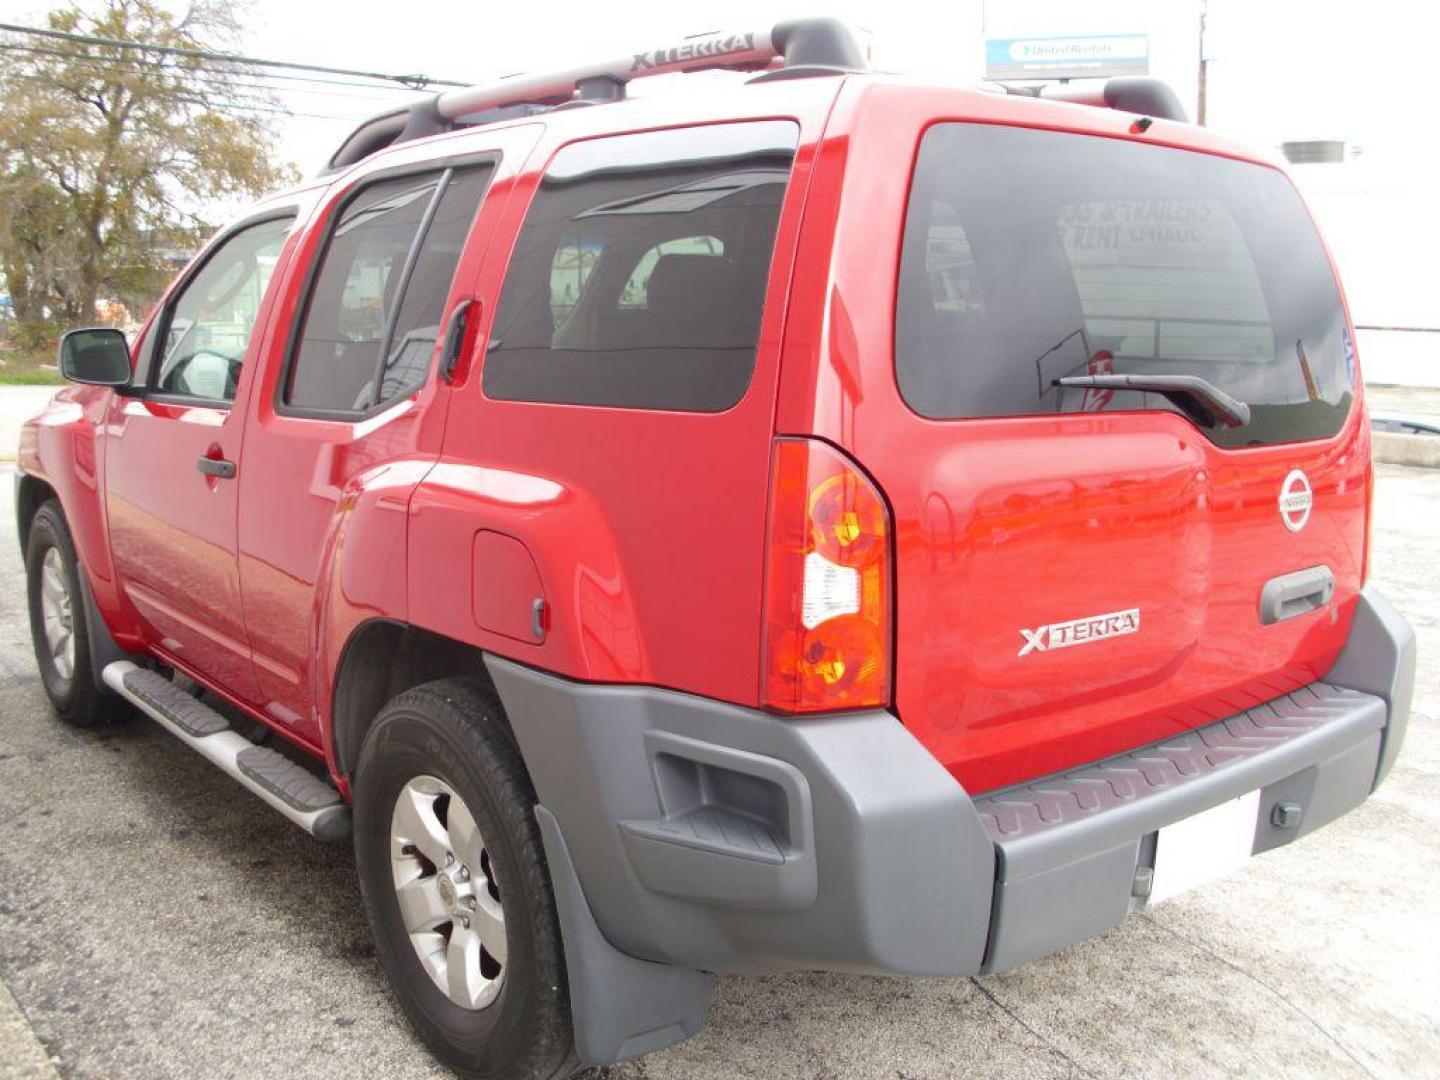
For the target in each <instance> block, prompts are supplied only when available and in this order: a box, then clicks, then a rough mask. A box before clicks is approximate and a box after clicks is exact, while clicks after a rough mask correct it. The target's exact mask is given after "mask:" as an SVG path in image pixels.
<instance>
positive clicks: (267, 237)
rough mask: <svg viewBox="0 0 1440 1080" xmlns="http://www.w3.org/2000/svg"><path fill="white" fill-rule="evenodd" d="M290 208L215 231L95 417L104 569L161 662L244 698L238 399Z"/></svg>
mask: <svg viewBox="0 0 1440 1080" xmlns="http://www.w3.org/2000/svg"><path fill="white" fill-rule="evenodd" d="M295 219H296V210H295V209H294V208H286V209H280V210H275V211H269V212H265V213H262V214H260V215H258V216H257V217H254V218H251V219H249V220H247V221H244V222H242V223H240V224H239V225H237V226H236V227H234V228H233V229H231V230H229V231H228V232H226V233H225V234H223V235H222V236H220V237H219V238H218V239H217V240H216V241H215V242H214V243H212V244H211V246H210V247H209V249H208V250H207V251H206V252H205V253H204V254H202V255H201V257H200V258H199V259H197V260H196V261H195V262H194V263H193V264H192V265H191V267H190V269H189V270H188V271H187V272H186V275H185V277H184V278H183V279H182V280H181V281H180V282H179V283H178V284H177V285H176V287H175V288H174V289H172V290H171V292H170V294H169V296H168V297H167V299H166V301H165V303H164V306H163V307H162V308H161V310H160V311H159V312H158V313H157V315H156V317H155V319H154V321H153V322H152V324H151V327H150V330H149V333H148V335H147V337H146V338H145V340H144V342H143V343H142V345H141V346H140V349H139V356H138V360H137V371H136V383H137V387H136V389H135V390H133V391H130V392H129V393H127V394H124V395H116V396H115V398H114V401H113V403H112V405H111V411H110V415H109V418H108V423H107V425H106V432H107V438H108V439H109V445H108V447H107V466H106V493H105V498H106V509H107V513H108V516H109V523H110V543H111V547H112V551H113V554H114V559H115V568H116V572H117V574H118V575H119V580H120V582H121V586H122V588H123V590H124V594H125V597H126V599H127V600H128V602H129V604H130V605H131V607H132V608H133V609H134V612H135V614H136V616H137V617H138V619H139V620H140V622H141V624H142V625H143V626H144V627H145V629H146V630H147V631H148V633H149V634H150V635H151V638H152V644H153V645H154V646H155V647H156V648H157V650H158V651H159V652H160V653H162V654H163V655H164V656H165V657H166V658H168V659H170V660H172V661H174V662H175V663H176V664H177V665H178V666H180V667H182V668H185V669H188V670H190V671H192V672H193V673H195V674H196V675H198V676H200V677H202V678H204V679H205V680H207V681H209V682H211V683H214V684H215V685H216V686H218V687H219V688H220V689H222V690H225V691H227V692H228V693H230V694H232V695H234V696H235V697H238V698H241V699H243V700H246V701H250V700H253V699H254V697H255V694H256V688H255V682H254V677H253V675H252V673H251V663H250V649H249V645H248V643H247V641H246V638H245V628H244V621H243V619H242V617H241V612H240V587H239V578H238V573H237V568H236V562H235V520H236V477H237V475H238V470H239V456H240V443H241V435H242V429H243V403H244V396H245V391H246V388H247V386H248V384H249V382H250V378H249V374H250V371H251V369H252V368H253V366H254V359H255V356H256V355H257V354H258V351H259V338H260V336H261V335H260V334H258V333H257V332H256V328H257V327H259V326H261V325H263V323H264V322H265V320H266V317H267V315H268V312H269V310H270V307H271V305H272V303H273V292H274V289H273V285H274V282H273V280H272V279H273V278H274V276H275V270H276V268H277V266H278V265H279V264H280V262H281V260H282V257H283V255H284V249H285V245H286V240H287V238H288V237H289V236H290V234H291V232H292V229H293V226H294V223H295Z"/></svg>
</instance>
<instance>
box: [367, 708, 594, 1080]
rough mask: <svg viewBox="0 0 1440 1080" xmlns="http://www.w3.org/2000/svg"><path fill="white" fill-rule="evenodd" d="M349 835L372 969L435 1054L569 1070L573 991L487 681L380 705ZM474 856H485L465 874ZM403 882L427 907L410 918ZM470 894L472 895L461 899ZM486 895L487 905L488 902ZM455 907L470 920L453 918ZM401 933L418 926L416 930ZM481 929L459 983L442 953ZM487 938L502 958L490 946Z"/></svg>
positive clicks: (481, 1068)
mask: <svg viewBox="0 0 1440 1080" xmlns="http://www.w3.org/2000/svg"><path fill="white" fill-rule="evenodd" d="M456 799H459V800H460V803H461V806H460V810H459V812H458V816H457V810H456V804H455V800H456ZM417 807H418V808H419V809H416V808H417ZM466 810H468V812H469V818H470V819H473V826H474V829H473V830H472V829H471V827H470V824H469V823H467V820H466V818H465V816H464V812H465V811H466ZM436 824H439V825H440V826H441V827H442V828H441V831H440V832H438V833H437V832H436V831H435V828H434V827H435V825H436ZM354 830H355V856H356V863H357V866H358V870H359V876H360V889H361V892H362V894H363V896H364V901H365V912H366V915H367V916H368V917H369V920H370V927H371V930H372V932H373V933H374V935H375V942H376V946H377V949H378V952H379V954H380V959H381V962H382V963H383V965H384V967H385V971H386V974H387V975H388V976H389V979H390V984H391V987H392V989H393V991H394V993H395V996H396V997H397V998H398V999H399V1002H400V1005H401V1007H402V1008H403V1009H404V1011H405V1014H406V1015H407V1016H408V1017H409V1019H410V1022H411V1023H412V1024H413V1025H414V1027H415V1030H416V1032H417V1033H418V1034H419V1035H420V1037H421V1039H423V1040H424V1042H425V1043H426V1044H427V1045H428V1046H429V1047H430V1049H431V1050H432V1051H433V1052H434V1054H435V1055H436V1056H437V1057H438V1058H439V1059H440V1060H441V1061H443V1062H444V1063H445V1064H446V1065H448V1066H450V1067H451V1068H452V1069H454V1070H455V1071H456V1072H458V1073H460V1074H461V1075H462V1076H466V1077H485V1078H498V1077H506V1078H516V1080H520V1078H524V1080H532V1078H533V1080H542V1078H543V1080H551V1078H556V1077H564V1076H569V1075H571V1073H572V1072H574V1070H575V1068H576V1059H575V1056H574V1051H573V1046H572V1044H573V1035H572V1029H571V1025H570V1002H569V989H568V984H567V982H566V975H565V959H564V952H563V948H562V945H561V937H560V926H559V920H558V918H557V916H556V912H555V900H554V896H553V893H552V890H551V886H550V874H549V870H548V868H547V866H546V862H545V851H544V847H543V845H542V843H541V839H540V829H539V826H538V824H537V823H536V820H535V791H534V788H533V787H532V786H531V783H530V778H529V776H528V774H527V773H526V771H525V766H524V764H523V763H522V762H521V760H520V754H519V751H518V750H517V749H516V747H515V744H514V743H513V742H512V741H511V738H510V736H509V732H508V729H507V727H506V724H505V720H504V715H503V712H502V710H501V708H500V703H499V701H498V700H497V699H496V698H495V696H494V694H493V693H492V692H491V691H490V690H489V689H488V688H487V687H486V686H485V685H484V684H483V683H481V682H479V681H478V680H473V679H442V680H439V681H437V682H432V683H426V684H425V685H423V686H418V687H415V688H414V689H411V690H407V691H405V692H404V693H402V694H400V695H399V696H398V697H396V698H395V699H393V700H392V701H391V702H390V703H389V704H388V705H386V706H385V708H384V709H383V710H381V712H380V715H379V716H378V717H377V718H376V720H375V723H374V724H373V725H372V726H371V728H370V731H369V733H368V734H367V735H366V738H365V745H364V747H363V748H362V749H361V752H360V761H359V764H358V766H357V768H356V770H355V785H354ZM476 831H478V835H476ZM442 837H443V839H442ZM411 838H413V839H415V840H416V843H409V842H408V839H411ZM482 844H483V853H482V854H480V855H479V857H478V858H477V857H476V854H475V853H476V852H477V851H479V850H480V849H481V846H482ZM467 852H468V854H467ZM427 853H428V854H427ZM432 856H433V858H432ZM451 858H453V860H454V861H453V862H448V861H447V860H449V859H451ZM477 861H478V862H479V863H480V864H481V865H480V866H477V867H474V868H473V869H470V867H469V864H470V863H471V862H477ZM442 863H443V864H444V865H442ZM442 878H449V879H450V884H449V885H448V886H446V885H445V884H444V882H443V881H442V880H441V879H442ZM402 881H403V883H404V885H403V887H404V888H406V889H407V890H408V889H421V888H423V889H424V890H425V892H424V894H423V895H424V900H423V902H420V901H417V900H416V897H415V896H414V895H411V896H410V897H409V898H408V899H409V900H410V901H412V903H411V904H410V905H409V906H407V911H409V912H412V913H416V912H418V913H423V917H419V918H415V917H412V918H410V920H409V927H407V919H406V915H405V914H404V913H402V908H401V896H400V891H399V890H400V889H401V888H402V884H401V883H402ZM465 889H469V890H470V894H469V895H466V896H463V897H461V896H458V895H457V893H458V892H459V891H460V890H465ZM487 896H488V897H489V899H490V900H494V901H496V902H497V903H496V904H495V905H494V906H493V908H492V905H491V904H490V903H489V901H488V900H487V899H486V897H487ZM417 903H418V904H419V906H418V907H417V906H415V904H417ZM466 904H468V905H469V909H468V910H469V911H470V912H471V915H472V918H470V919H459V918H452V917H451V916H452V915H453V914H454V913H455V912H461V913H464V912H465V911H466V910H467V909H466V907H465V905H466ZM437 905H438V906H437ZM477 905H478V907H477ZM496 909H498V910H499V911H500V912H501V913H502V915H503V921H501V923H500V929H499V930H498V931H497V930H496V926H497V921H496V920H495V919H494V917H493V915H491V916H490V917H488V918H487V917H485V916H486V913H487V912H491V911H492V910H496ZM447 913H448V914H447ZM437 917H438V919H439V922H438V925H435V926H434V928H433V929H431V928H430V927H431V925H432V923H435V921H436V919H437ZM461 922H463V923H464V927H463V928H462V927H461ZM472 924H473V925H472ZM410 927H416V928H417V929H416V931H415V935H414V937H413V938H412V934H411V929H410ZM457 934H462V935H467V936H462V937H460V938H458V939H457V936H456V935H457ZM472 934H473V935H474V936H473V937H471V936H468V935H472ZM477 937H478V938H479V939H480V944H479V945H478V946H476V947H475V948H476V950H477V951H476V952H475V955H476V956H478V960H477V962H476V963H477V964H478V967H473V966H470V965H469V964H468V963H462V964H460V965H459V966H458V967H456V968H455V970H456V971H458V972H462V973H463V972H469V973H470V975H469V976H468V977H467V976H466V975H465V974H461V975H460V976H459V978H460V981H461V985H460V986H459V987H458V989H457V987H456V985H455V983H454V981H453V980H452V978H451V974H452V972H451V965H452V961H454V960H455V958H456V957H457V956H460V957H464V956H468V955H470V954H469V953H466V952H463V951H462V952H460V953H457V951H456V950H457V949H461V950H464V949H465V948H467V947H468V946H467V945H465V944H464V943H466V942H469V943H471V944H473V942H474V941H475V939H476V938H477ZM497 941H498V945H496V947H497V948H498V947H500V946H503V948H501V950H500V951H501V952H503V964H497V961H496V960H495V958H494V956H492V955H491V953H490V949H491V947H492V944H494V943H495V942H497ZM442 951H443V953H444V956H445V964H444V971H443V972H440V971H437V970H436V969H437V968H438V967H439V957H440V955H441V952H442ZM422 953H423V954H425V955H426V956H428V959H426V960H422ZM487 960H488V961H489V962H488V964H487V963H486V961H487ZM427 965H428V966H427ZM497 969H498V970H497ZM476 972H478V974H476ZM477 989H478V993H477V994H476V996H473V997H472V996H471V995H472V993H475V992H476V991H477ZM467 1000H468V1002H469V1004H466V1003H465V1002H466V1001H467ZM477 1003H478V1004H477Z"/></svg>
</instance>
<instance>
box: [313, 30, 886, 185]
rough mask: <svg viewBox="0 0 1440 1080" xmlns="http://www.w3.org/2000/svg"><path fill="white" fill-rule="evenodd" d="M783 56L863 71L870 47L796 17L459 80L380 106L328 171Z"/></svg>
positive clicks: (815, 67)
mask: <svg viewBox="0 0 1440 1080" xmlns="http://www.w3.org/2000/svg"><path fill="white" fill-rule="evenodd" d="M777 60H778V61H780V65H779V66H778V67H777V69H776V74H777V75H778V74H780V73H781V72H783V73H785V74H786V75H788V76H791V77H796V76H802V75H830V74H837V73H840V72H845V71H860V70H863V69H864V68H865V66H866V64H865V54H864V51H863V50H862V49H861V47H860V45H859V43H858V42H857V41H856V40H855V36H854V35H853V34H852V33H851V32H850V29H849V27H847V26H846V25H845V24H844V23H843V22H841V21H840V20H838V19H831V18H816V19H793V20H790V21H788V22H780V23H776V24H775V25H774V26H772V27H770V28H769V29H768V30H759V31H754V32H749V33H738V34H727V33H719V32H714V33H708V34H698V35H696V36H694V37H688V38H684V39H683V40H681V41H679V42H677V43H675V44H673V45H670V46H668V47H666V48H661V49H649V50H646V51H643V52H637V53H631V54H630V55H629V56H626V57H622V58H619V59H615V60H610V61H607V62H605V63H597V64H587V65H585V66H583V67H578V68H572V69H570V70H569V71H557V72H553V73H550V74H546V75H524V76H517V77H515V78H512V79H502V80H500V81H499V82H496V83H492V84H490V85H488V86H466V87H461V88H460V89H457V90H449V91H446V92H445V93H443V94H436V95H434V96H433V97H430V98H426V99H425V100H423V101H419V102H416V103H415V104H414V105H412V106H410V107H409V108H408V109H399V110H392V111H390V112H386V113H382V114H381V115H379V116H375V117H372V118H371V119H369V120H367V121H365V122H364V123H363V124H361V125H360V126H359V127H357V128H356V129H355V130H354V131H352V132H351V133H350V135H349V136H348V137H347V138H346V139H345V141H344V142H342V143H341V144H340V147H339V149H337V150H336V151H335V153H334V154H333V155H332V156H331V158H330V162H329V165H328V167H327V168H326V169H325V172H336V171H338V170H340V169H343V168H346V167H347V166H350V165H353V164H355V163H356V162H357V161H361V160H363V159H364V158H367V157H369V156H370V155H371V154H373V153H375V152H376V151H378V150H382V149H384V148H385V147H387V146H393V145H394V144H396V143H402V142H408V141H409V140H411V139H420V138H424V137H426V136H427V135H438V134H440V133H441V132H444V131H453V130H455V129H456V128H458V127H462V126H466V125H467V124H474V123H476V122H490V121H494V120H499V119H504V118H506V117H504V116H497V115H492V113H494V112H495V111H497V110H511V109H515V110H516V111H517V112H521V111H523V109H525V108H528V109H530V111H540V110H541V109H543V108H546V107H554V106H557V105H563V104H566V103H568V102H573V101H586V102H591V103H600V102H606V101H617V100H619V99H621V98H623V97H624V96H625V87H626V84H627V83H629V82H631V81H632V80H635V79H643V78H647V77H649V76H651V75H669V74H672V73H674V72H680V71H705V70H715V69H728V70H732V71H761V70H765V69H769V68H772V67H776V63H775V62H776V61H777ZM482 117H483V121H482V119H481V118H482Z"/></svg>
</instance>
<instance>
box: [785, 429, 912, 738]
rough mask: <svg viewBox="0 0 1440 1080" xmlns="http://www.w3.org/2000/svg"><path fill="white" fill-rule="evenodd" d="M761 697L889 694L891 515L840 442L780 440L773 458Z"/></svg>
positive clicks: (811, 706) (805, 700) (803, 700)
mask: <svg viewBox="0 0 1440 1080" xmlns="http://www.w3.org/2000/svg"><path fill="white" fill-rule="evenodd" d="M769 543H770V548H769V556H768V560H767V566H766V575H765V603H764V612H765V626H764V633H763V643H762V650H763V655H762V657H761V688H760V691H761V692H760V697H761V702H762V703H763V704H764V705H765V707H767V708H770V709H774V710H777V711H780V712H818V711H823V710H827V709H858V708H869V707H877V706H878V707H883V706H885V705H886V704H888V702H889V699H890V514H889V511H888V510H887V509H886V507H885V503H884V500H882V499H881V497H880V493H879V492H878V491H877V490H876V489H875V485H874V484H872V483H871V482H870V481H869V480H868V479H867V478H866V477H865V476H864V475H863V474H862V473H861V472H860V471H859V470H858V469H857V468H856V467H855V466H854V465H853V464H851V463H850V461H849V460H847V459H846V458H845V457H844V456H843V455H842V454H841V453H840V452H839V451H837V450H834V449H832V448H831V447H829V446H827V445H826V444H824V443H821V442H815V441H813V440H809V439H778V440H776V442H775V453H774V457H773V460H772V464H771V477H770V536H769Z"/></svg>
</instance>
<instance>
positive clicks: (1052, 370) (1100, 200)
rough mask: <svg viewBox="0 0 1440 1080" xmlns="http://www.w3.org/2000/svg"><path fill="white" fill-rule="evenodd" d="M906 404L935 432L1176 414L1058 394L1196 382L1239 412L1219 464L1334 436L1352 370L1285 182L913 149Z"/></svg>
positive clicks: (951, 129) (1208, 158) (1086, 154)
mask: <svg viewBox="0 0 1440 1080" xmlns="http://www.w3.org/2000/svg"><path fill="white" fill-rule="evenodd" d="M895 363H896V369H897V375H898V381H899V384H900V389H901V392H902V393H903V394H904V396H905V399H906V401H908V402H909V404H910V406H911V407H912V408H914V409H915V410H916V411H917V412H919V413H921V414H923V415H925V416H929V417H934V418H937V419H955V418H963V417H981V416H1018V415H1027V414H1040V413H1056V412H1100V411H1108V412H1114V411H1119V410H1123V409H1174V408H1177V405H1176V403H1175V402H1174V401H1173V400H1172V399H1168V398H1165V397H1162V396H1160V395H1159V394H1156V393H1153V392H1141V391H1136V390H1121V389H1114V388H1104V389H1099V388H1095V387H1088V388H1087V387H1084V386H1073V385H1072V386H1062V385H1057V380H1060V379H1065V378H1069V377H1080V378H1088V377H1095V376H1106V375H1127V374H1129V375H1138V376H1142V377H1143V376H1155V375H1162V376H1163V375H1198V376H1200V377H1201V378H1203V379H1205V380H1206V381H1207V382H1209V383H1210V384H1212V385H1213V386H1216V387H1218V388H1219V389H1220V390H1222V391H1224V392H1225V393H1227V394H1229V395H1230V396H1231V397H1233V398H1236V399H1238V400H1240V401H1243V402H1245V403H1247V404H1248V405H1249V406H1250V414H1251V419H1250V422H1249V423H1246V424H1243V425H1241V426H1239V427H1224V426H1213V427H1208V428H1206V434H1207V435H1208V436H1209V437H1210V438H1211V439H1212V440H1213V441H1215V442H1216V443H1219V444H1221V445H1225V446H1248V445H1255V444H1262V443H1275V442H1290V441H1295V440H1300V439H1315V438H1325V437H1328V436H1331V435H1334V434H1335V433H1336V432H1338V431H1339V430H1340V427H1341V425H1342V424H1343V423H1344V420H1345V416H1346V413H1347V412H1348V409H1349V405H1350V400H1351V395H1352V379H1353V374H1352V371H1351V367H1352V363H1353V355H1352V351H1351V346H1350V341H1349V337H1348V333H1347V331H1346V328H1345V319H1344V312H1343V309H1342V307H1341V303H1340V296H1339V292H1338V289H1337V287H1336V285H1335V279H1334V277H1333V275H1332V273H1331V270H1330V263H1329V260H1328V258H1327V257H1326V255H1325V252H1324V249H1323V247H1322V246H1321V244H1320V240H1319V237H1318V236H1317V235H1316V232H1315V228H1314V226H1313V225H1312V224H1311V221H1310V218H1309V215H1308V214H1307V213H1306V211H1305V208H1304V206H1303V204H1302V203H1301V201H1300V197H1299V195H1298V194H1297V193H1296V191H1295V189H1294V187H1293V186H1292V185H1291V184H1290V183H1289V181H1288V180H1287V179H1286V178H1285V177H1284V176H1283V175H1282V174H1281V173H1279V172H1277V171H1275V170H1273V169H1268V168H1265V167H1262V166H1258V165H1253V164H1248V163H1245V162H1240V161H1233V160H1230V159H1227V158H1220V157H1216V156H1213V155H1209V154H1202V153H1196V152H1192V151H1186V150H1177V149H1173V148H1169V147H1161V146H1153V145H1146V144H1141V143H1134V142H1128V141H1125V140H1120V139H1107V138H1099V137H1094V136H1088V135H1077V134H1069V133H1062V132H1052V131H1038V130H1029V129H1020V128H1007V127H1003V126H999V125H988V124H963V123H948V124H938V125H936V126H934V127H932V128H931V129H930V130H929V131H928V132H927V133H926V135H925V138H924V140H923V142H922V144H921V148H920V158H919V162H918V164H917V167H916V171H915V179H914V183H913V187H912V190H911V195H910V203H909V208H908V212H907V216H906V224H905V239H904V249H903V254H902V258H901V270H900V285H899V293H898V298H897V303H896V328H895Z"/></svg>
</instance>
